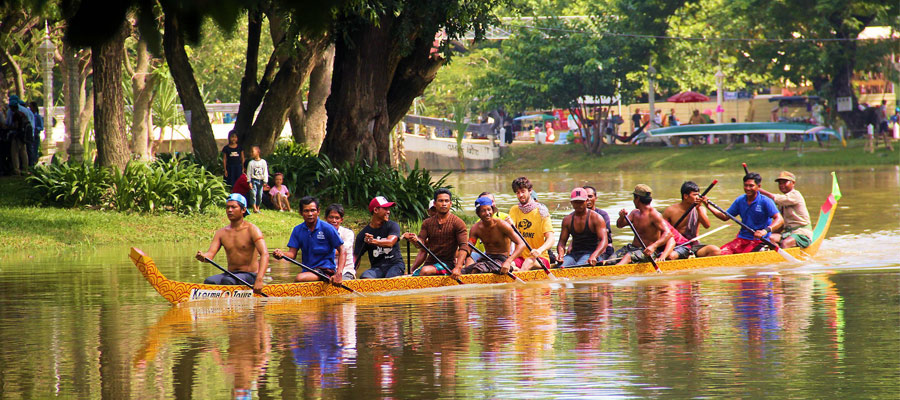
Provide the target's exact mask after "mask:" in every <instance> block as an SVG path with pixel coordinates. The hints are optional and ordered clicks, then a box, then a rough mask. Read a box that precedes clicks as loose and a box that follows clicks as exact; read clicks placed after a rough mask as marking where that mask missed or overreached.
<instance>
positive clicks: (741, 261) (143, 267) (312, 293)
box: [130, 179, 840, 304]
mask: <svg viewBox="0 0 900 400" xmlns="http://www.w3.org/2000/svg"><path fill="white" fill-rule="evenodd" d="M838 199H840V191H839V189H838V188H837V180H836V179H835V181H834V189H833V193H832V194H831V195H829V196H828V198H827V199H826V201H825V203H824V204H823V205H822V208H821V210H820V213H819V219H818V222H817V223H816V228H815V230H814V234H813V241H812V244H811V245H810V246H809V247H807V248H805V249H801V248H790V249H786V250H785V251H787V252H788V253H789V254H791V255H792V256H794V257H795V258H797V259H800V260H803V259H808V258H810V257H812V256H814V255H815V254H816V253H817V252H818V251H819V246H821V244H822V241H823V240H824V239H825V235H826V233H827V232H828V228H829V226H830V225H831V220H832V219H833V218H834V213H835V210H836V205H837V201H838ZM130 257H131V260H132V261H133V262H134V264H135V266H137V269H138V271H140V272H141V274H142V275H143V276H144V278H146V279H147V282H149V283H150V285H151V286H152V287H153V288H154V289H156V291H157V292H159V294H160V295H162V296H163V298H165V299H166V300H168V301H169V302H171V303H172V304H179V303H183V302H186V301H192V300H203V299H214V298H236V297H261V296H259V295H258V294H254V293H253V292H252V291H251V290H250V289H249V288H247V287H244V286H228V285H206V284H202V283H191V282H179V281H173V280H170V279H168V278H166V277H165V276H164V275H163V274H162V273H161V272H160V271H159V269H158V268H157V266H156V263H155V262H154V261H153V259H152V258H150V257H149V256H148V255H146V254H144V253H143V252H142V251H141V250H140V249H137V248H134V247H132V248H131V254H130ZM782 262H785V259H784V258H783V257H782V256H781V255H779V254H778V253H777V252H775V251H762V252H755V253H744V254H732V255H726V256H715V257H703V258H689V259H684V260H673V261H664V262H661V263H659V264H658V265H659V268H660V270H661V271H662V272H675V271H689V270H696V269H703V268H716V267H745V266H762V265H769V264H778V263H782ZM654 273H655V270H654V268H653V266H652V265H651V264H650V263H640V264H626V265H612V266H596V267H590V266H586V267H577V268H564V269H554V270H553V275H555V276H556V277H557V278H567V279H589V278H597V277H614V276H632V275H650V274H654ZM515 275H516V276H517V277H519V278H520V279H522V280H523V281H526V282H532V281H547V280H549V279H550V278H549V277H548V276H547V274H546V273H544V271H542V270H533V271H526V272H516V273H515ZM461 280H462V281H463V282H464V283H465V284H466V285H470V284H508V283H514V281H513V279H512V278H510V277H508V276H504V275H496V274H474V275H463V276H462V277H461ZM344 283H345V284H346V285H347V286H348V287H350V288H352V289H353V290H356V291H357V292H360V293H383V292H398V291H408V290H421V289H430V288H443V287H450V286H460V285H459V284H458V283H457V282H455V281H454V280H453V279H451V278H450V277H449V276H402V277H396V278H387V279H357V280H350V281H344ZM463 286H465V285H463ZM263 293H265V294H266V295H268V296H269V297H323V296H340V295H347V294H349V292H348V291H347V290H345V289H342V288H340V287H336V286H334V285H331V284H327V283H324V282H302V283H279V284H271V285H266V286H265V287H264V288H263Z"/></svg>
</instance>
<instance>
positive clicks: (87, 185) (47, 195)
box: [29, 157, 228, 213]
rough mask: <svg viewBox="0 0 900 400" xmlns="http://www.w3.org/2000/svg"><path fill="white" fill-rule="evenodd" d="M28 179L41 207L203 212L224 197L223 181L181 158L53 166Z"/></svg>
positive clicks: (36, 172)
mask: <svg viewBox="0 0 900 400" xmlns="http://www.w3.org/2000/svg"><path fill="white" fill-rule="evenodd" d="M29 180H30V181H31V182H32V183H33V186H32V187H33V188H34V190H35V191H36V192H37V194H38V198H39V199H40V201H41V202H42V203H44V204H54V205H61V206H65V207H73V206H81V205H91V206H99V207H107V208H111V209H116V210H119V211H138V212H156V211H172V212H179V213H193V212H202V211H205V210H206V209H208V208H210V207H214V206H216V205H217V204H219V203H221V202H222V200H223V199H224V198H225V196H227V194H228V192H227V191H226V190H225V185H224V183H222V179H221V178H220V177H218V176H216V175H214V174H212V173H211V172H209V171H208V170H207V169H206V168H205V167H203V166H200V165H198V164H196V163H194V162H193V161H192V160H190V159H188V158H185V157H175V158H169V159H168V160H165V159H160V160H157V161H155V162H153V163H149V164H147V163H141V162H130V163H128V165H127V166H126V167H125V170H124V171H121V172H120V171H118V170H116V169H107V168H99V167H94V166H92V165H90V164H71V165H69V164H54V165H50V166H42V167H38V168H36V169H35V174H34V176H32V177H31V178H29Z"/></svg>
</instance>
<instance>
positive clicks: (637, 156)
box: [497, 139, 900, 172]
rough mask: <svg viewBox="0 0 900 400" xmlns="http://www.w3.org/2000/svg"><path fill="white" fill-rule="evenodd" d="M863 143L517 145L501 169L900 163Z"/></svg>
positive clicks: (898, 154)
mask: <svg viewBox="0 0 900 400" xmlns="http://www.w3.org/2000/svg"><path fill="white" fill-rule="evenodd" d="M864 144H865V142H864V141H863V140H859V139H855V140H850V141H849V142H848V143H847V147H842V146H841V145H840V143H839V142H836V141H834V140H832V141H831V142H830V143H829V144H828V147H826V148H824V149H820V148H819V147H818V145H816V143H815V142H807V143H804V145H803V152H802V153H800V154H798V152H797V143H796V142H795V143H791V148H790V149H789V150H788V151H782V148H783V144H781V143H767V144H765V145H764V146H762V147H761V148H760V147H757V145H755V144H740V145H737V146H735V148H734V149H731V150H727V151H726V150H725V145H711V146H706V145H700V146H692V147H678V148H666V147H645V146H607V147H605V148H604V149H603V154H602V156H601V155H591V154H587V153H586V152H585V151H584V148H583V147H582V146H581V144H568V145H558V146H557V145H535V144H521V145H515V146H513V147H511V148H510V150H509V151H508V152H507V153H506V154H504V155H503V157H502V158H501V159H500V162H499V163H498V164H497V168H498V169H503V168H515V169H516V170H543V169H550V170H553V171H573V172H586V171H617V170H632V171H639V170H682V169H683V170H705V169H718V168H731V169H733V168H735V166H736V165H737V166H740V165H741V163H742V162H746V163H747V164H748V165H750V166H752V167H753V168H760V167H773V168H789V167H826V166H829V167H830V166H860V167H868V166H878V165H897V164H900V145H897V144H895V145H894V151H893V152H889V151H887V150H886V149H884V147H879V148H878V150H877V151H876V152H875V153H874V154H869V153H864V152H863V145H864Z"/></svg>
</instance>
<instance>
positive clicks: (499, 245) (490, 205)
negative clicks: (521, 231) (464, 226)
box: [463, 196, 525, 274]
mask: <svg viewBox="0 0 900 400" xmlns="http://www.w3.org/2000/svg"><path fill="white" fill-rule="evenodd" d="M495 209H496V208H495V207H494V201H493V200H492V199H491V198H490V197H488V196H482V197H479V198H477V199H476V200H475V214H477V215H478V218H479V219H480V220H479V221H478V222H476V223H475V224H474V225H472V229H470V230H469V243H472V244H474V243H475V242H476V241H477V240H480V241H481V243H482V244H484V250H483V251H484V253H485V255H487V256H488V257H490V258H491V259H492V260H494V261H495V262H497V264H500V269H499V272H500V273H501V274H505V273H507V272H509V270H510V268H511V266H512V265H513V260H515V259H516V258H518V257H519V256H520V255H521V254H522V251H523V250H525V242H523V241H522V239H521V238H520V237H519V235H516V233H515V232H513V230H512V225H510V224H509V223H508V222H506V221H504V220H503V219H500V218H497V217H496V216H495V215H496V214H495V212H494V210H495ZM510 243H514V244H515V247H514V248H513V251H512V255H510V254H509V244H510ZM483 272H498V270H497V266H495V265H494V264H493V263H491V262H490V261H488V260H480V261H478V262H476V263H472V264H469V265H467V266H466V267H465V268H463V273H466V274H473V273H483Z"/></svg>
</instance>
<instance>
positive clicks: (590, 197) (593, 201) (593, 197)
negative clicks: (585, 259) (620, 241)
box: [582, 185, 616, 260]
mask: <svg viewBox="0 0 900 400" xmlns="http://www.w3.org/2000/svg"><path fill="white" fill-rule="evenodd" d="M582 187H583V188H584V190H587V201H586V202H585V203H584V205H585V206H586V207H587V209H588V210H591V211H593V212H595V213H597V214H600V216H601V217H603V223H605V224H606V240H607V242H606V250H605V251H604V252H603V254H602V255H601V258H602V259H604V260H605V259H608V258H609V257H612V255H613V253H614V252H615V251H616V249H615V248H614V247H613V245H612V237H613V236H612V224H610V219H609V214H607V213H606V211H603V210H602V209H601V208H600V207H597V206H596V205H597V189H594V187H593V186H590V185H584V186H582Z"/></svg>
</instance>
